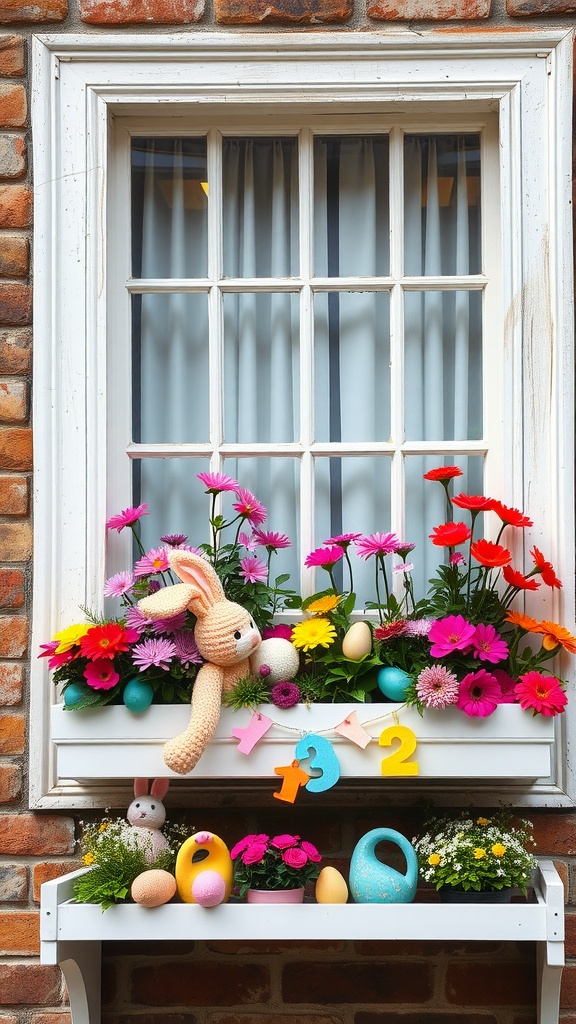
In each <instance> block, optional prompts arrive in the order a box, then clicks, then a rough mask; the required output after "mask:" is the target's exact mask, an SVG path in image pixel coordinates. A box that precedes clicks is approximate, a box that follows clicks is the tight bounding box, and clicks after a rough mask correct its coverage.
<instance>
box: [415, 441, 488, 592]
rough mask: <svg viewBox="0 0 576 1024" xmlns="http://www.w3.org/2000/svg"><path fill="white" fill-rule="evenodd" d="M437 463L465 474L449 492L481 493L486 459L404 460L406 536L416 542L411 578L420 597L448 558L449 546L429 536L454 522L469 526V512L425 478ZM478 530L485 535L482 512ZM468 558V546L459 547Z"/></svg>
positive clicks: (423, 457)
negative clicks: (434, 540) (439, 527)
mask: <svg viewBox="0 0 576 1024" xmlns="http://www.w3.org/2000/svg"><path fill="white" fill-rule="evenodd" d="M438 466H458V468H459V469H461V470H462V476H459V477H457V478H455V479H454V480H453V481H452V482H451V484H450V494H451V495H454V494H460V493H464V494H482V493H483V490H482V488H483V482H482V481H483V471H484V458H483V456H482V455H467V456H465V455H455V456H451V457H449V458H445V457H443V456H442V455H411V456H408V457H407V459H406V462H405V481H406V537H405V538H403V539H405V540H408V541H411V542H412V543H414V544H416V548H415V550H414V551H413V552H411V554H410V561H411V562H412V564H413V566H414V569H413V571H412V579H413V582H414V592H415V596H416V599H417V600H420V599H421V598H422V597H424V596H425V595H426V593H427V591H428V581H429V580H430V579H431V577H432V576H433V575H435V574H436V571H437V569H438V566H439V565H441V564H442V562H443V561H444V560H445V555H446V548H441V547H438V546H437V545H435V544H433V543H432V541H431V540H430V539H429V537H430V534H431V533H432V530H433V528H434V527H435V526H439V525H440V524H441V523H445V522H449V521H454V522H457V523H460V522H465V523H466V525H467V526H470V514H469V513H468V512H466V511H464V510H463V509H459V508H457V507H452V506H450V508H448V507H447V505H446V496H445V490H444V487H443V485H442V484H440V483H438V482H437V481H434V480H424V479H423V474H424V473H428V472H429V471H430V470H431V469H436V468H437V467H438ZM476 523H477V525H476V527H475V532H476V535H477V536H478V537H481V536H482V529H483V522H482V514H480V515H479V516H478V518H477V520H476ZM458 550H459V551H462V554H464V555H465V556H466V557H467V553H466V547H465V546H464V547H459V548H458Z"/></svg>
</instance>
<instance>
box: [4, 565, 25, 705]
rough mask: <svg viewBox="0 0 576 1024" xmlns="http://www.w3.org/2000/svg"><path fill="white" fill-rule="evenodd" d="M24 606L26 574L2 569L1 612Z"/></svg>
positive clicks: (17, 570) (19, 570)
mask: <svg viewBox="0 0 576 1024" xmlns="http://www.w3.org/2000/svg"><path fill="white" fill-rule="evenodd" d="M23 604H24V573H23V572H22V571H21V569H0V610H3V611H5V610H6V609H8V608H21V607H22V605H23ZM1 703H2V701H1V700H0V704H1Z"/></svg>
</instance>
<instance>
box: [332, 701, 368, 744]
mask: <svg viewBox="0 0 576 1024" xmlns="http://www.w3.org/2000/svg"><path fill="white" fill-rule="evenodd" d="M334 732H337V733H339V734H340V736H343V737H344V739H345V740H350V742H351V743H356V745H357V746H359V747H362V750H365V749H366V747H367V746H368V744H369V743H371V742H372V737H371V736H370V733H368V732H366V729H365V728H364V726H362V725H360V722H359V721H358V716H357V714H356V712H355V711H351V712H350V714H349V715H346V718H345V719H344V721H343V722H340V724H339V725H335V726H334Z"/></svg>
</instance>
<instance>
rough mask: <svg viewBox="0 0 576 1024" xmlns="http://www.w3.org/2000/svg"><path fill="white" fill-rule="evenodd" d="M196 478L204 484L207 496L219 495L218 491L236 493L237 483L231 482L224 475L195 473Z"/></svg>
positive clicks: (235, 481) (230, 479) (228, 477)
mask: <svg viewBox="0 0 576 1024" xmlns="http://www.w3.org/2000/svg"><path fill="white" fill-rule="evenodd" d="M196 476H197V477H198V479H199V480H200V481H201V482H202V483H203V484H204V486H205V488H206V490H207V491H208V493H209V494H219V493H220V491H236V490H237V489H238V481H237V480H233V479H232V477H231V476H228V475H227V474H226V473H197V474H196Z"/></svg>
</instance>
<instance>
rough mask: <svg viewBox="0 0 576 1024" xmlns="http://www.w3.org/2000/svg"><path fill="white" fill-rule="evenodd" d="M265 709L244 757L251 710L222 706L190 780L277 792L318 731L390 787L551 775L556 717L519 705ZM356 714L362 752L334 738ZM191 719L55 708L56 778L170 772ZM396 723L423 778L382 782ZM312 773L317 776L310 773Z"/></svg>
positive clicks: (350, 775) (348, 763) (361, 775)
mask: <svg viewBox="0 0 576 1024" xmlns="http://www.w3.org/2000/svg"><path fill="white" fill-rule="evenodd" d="M260 710H261V712H262V714H264V715H266V716H267V717H268V718H270V719H272V721H273V723H274V724H273V725H272V727H271V728H270V729H269V731H268V732H267V733H266V735H265V736H264V737H263V738H262V739H261V740H260V741H259V743H258V744H257V745H256V746H255V747H254V748H253V750H252V752H251V753H250V754H248V755H246V754H242V753H240V752H239V751H238V749H237V748H238V742H239V741H238V739H235V738H234V737H233V735H232V730H233V729H234V728H238V727H245V726H246V725H247V724H248V722H249V720H250V714H251V713H250V711H248V710H244V711H237V712H232V711H230V710H228V709H223V710H222V714H221V717H220V722H219V725H218V729H217V731H216V735H215V737H214V739H213V740H212V742H211V744H210V746H209V747H208V749H207V750H206V751H205V753H204V754H203V755H202V757H201V758H200V761H199V762H198V764H197V765H196V767H195V768H194V771H193V772H192V773H191V775H190V778H193V779H199V780H205V779H223V778H229V779H276V780H277V782H278V789H279V788H280V785H281V779H280V778H279V777H278V776H276V775H275V774H274V769H275V768H276V767H279V766H284V765H289V764H291V762H292V761H293V760H294V756H295V755H294V751H295V747H296V744H297V743H298V741H299V740H300V738H301V736H304V735H306V734H307V733H318V734H320V735H322V736H324V737H326V738H327V739H328V740H329V741H330V743H331V744H332V746H333V749H334V752H335V753H336V756H337V758H338V761H339V763H340V768H341V778H343V779H369V778H372V779H373V780H375V781H376V780H378V779H380V780H381V781H382V782H383V783H385V782H386V779H389V778H395V779H398V778H404V779H407V780H408V781H409V782H410V783H412V784H413V785H414V784H415V785H416V786H417V785H418V780H419V779H420V778H421V779H447V780H448V779H457V780H465V779H470V780H472V779H474V780H476V779H512V780H515V781H519V780H524V782H525V783H528V782H533V781H535V780H536V779H538V778H542V777H543V778H546V777H548V776H550V775H551V773H552V766H553V746H554V721H553V720H552V719H546V718H544V717H542V716H536V717H532V716H531V715H530V714H528V713H527V712H525V711H522V709H521V708H520V707H519V706H518V705H510V704H508V705H501V706H500V707H498V708H497V709H496V711H495V712H494V714H493V715H491V716H490V717H489V718H484V719H473V718H467V717H466V716H465V715H464V714H462V712H460V711H457V710H456V709H454V710H453V711H452V710H450V711H448V710H444V711H436V712H435V711H427V712H426V713H425V714H424V716H423V717H420V715H419V714H418V712H417V711H416V710H415V709H414V708H406V707H404V706H403V705H401V704H385V705H384V704H381V705H377V704H373V705H360V704H356V705H351V704H317V705H314V706H312V707H309V708H307V707H305V706H304V705H299V706H298V707H296V708H290V709H289V710H280V709H279V708H277V707H274V706H273V705H263V706H262V707H261V709H260ZM351 711H356V714H357V720H358V722H359V723H361V724H362V725H364V726H365V729H366V731H367V732H368V733H369V734H370V736H372V737H373V739H372V741H371V742H370V743H369V744H368V745H367V746H366V748H365V749H362V747H360V746H358V745H356V744H354V743H352V742H350V740H348V739H345V738H344V737H342V736H340V735H339V734H337V733H335V732H334V727H335V726H337V725H338V724H339V723H340V722H342V721H343V720H344V719H345V718H346V717H347V715H349V714H350V712H351ZM379 716H380V717H379ZM189 717H190V710H189V708H188V707H187V706H186V705H184V704H179V705H157V706H152V707H150V708H148V710H147V711H145V712H144V713H143V714H138V715H136V714H134V713H133V712H131V711H128V710H127V709H126V708H124V707H107V708H93V709H87V710H84V711H65V710H64V709H63V708H62V706H61V705H56V706H54V707H53V708H52V740H53V742H54V744H55V747H56V751H57V773H58V775H59V776H60V777H61V778H68V779H76V780H78V781H87V780H90V779H131V778H133V777H134V776H145V777H148V778H153V777H157V776H168V775H173V773H172V772H171V771H169V769H167V768H166V766H165V764H164V762H163V760H162V747H163V745H164V743H165V741H166V740H168V739H170V738H171V737H172V736H175V735H177V734H178V733H179V732H182V731H183V730H184V729H185V728H186V724H187V722H188V719H189ZM396 720H397V722H398V723H399V724H400V725H403V726H406V727H408V728H409V729H411V730H412V731H413V733H414V735H415V736H416V740H417V747H416V750H415V752H414V754H413V755H411V757H410V759H409V760H410V761H416V762H417V763H418V775H417V776H415V775H410V776H409V775H404V774H402V772H401V770H394V769H393V770H392V772H391V774H390V775H388V774H387V775H386V779H385V778H384V777H383V775H382V769H381V765H382V761H383V759H384V758H386V757H388V756H389V755H390V753H391V752H393V751H396V750H397V749H398V747H399V741H398V740H395V741H394V742H393V744H392V746H387V747H384V746H380V745H379V743H378V738H379V736H380V735H381V733H382V732H383V730H384V729H386V728H388V727H389V726H393V725H394V724H395V721H396ZM312 757H314V751H312ZM308 764H309V761H308V760H305V761H303V762H301V765H302V767H303V768H304V769H305V770H307V766H308ZM401 767H402V766H400V769H401ZM310 774H312V775H314V774H317V773H316V772H315V771H314V769H311V771H310ZM176 777H178V776H176Z"/></svg>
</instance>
